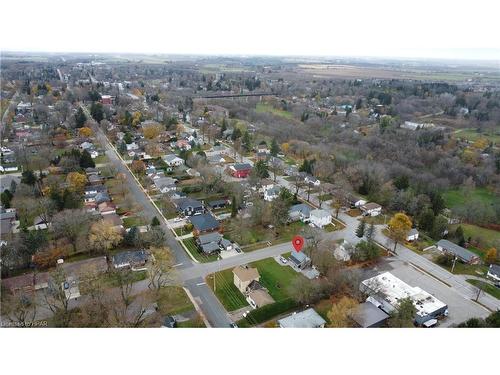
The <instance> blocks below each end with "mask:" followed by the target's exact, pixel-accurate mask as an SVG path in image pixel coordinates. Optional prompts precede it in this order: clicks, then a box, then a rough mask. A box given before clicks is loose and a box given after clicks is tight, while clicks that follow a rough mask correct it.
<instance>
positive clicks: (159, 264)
mask: <svg viewBox="0 0 500 375" xmlns="http://www.w3.org/2000/svg"><path fill="white" fill-rule="evenodd" d="M150 251H151V254H152V256H153V259H152V260H151V261H150V262H148V264H147V268H148V276H149V284H148V287H149V288H150V289H153V290H155V291H156V292H158V291H159V290H160V288H162V287H164V286H166V285H167V284H168V283H169V282H171V281H172V276H173V275H172V270H173V268H172V265H173V259H172V255H171V253H170V249H168V248H165V247H160V248H157V247H153V248H151V249H150Z"/></svg>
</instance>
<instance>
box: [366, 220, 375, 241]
mask: <svg viewBox="0 0 500 375" xmlns="http://www.w3.org/2000/svg"><path fill="white" fill-rule="evenodd" d="M374 235H375V224H373V223H371V224H370V225H369V226H368V228H367V229H366V239H367V240H368V242H371V241H372V240H373V236H374Z"/></svg>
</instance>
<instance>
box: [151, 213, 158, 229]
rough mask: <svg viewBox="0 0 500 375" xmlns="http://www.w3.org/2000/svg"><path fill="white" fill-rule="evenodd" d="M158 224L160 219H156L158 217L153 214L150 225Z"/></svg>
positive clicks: (155, 225)
mask: <svg viewBox="0 0 500 375" xmlns="http://www.w3.org/2000/svg"><path fill="white" fill-rule="evenodd" d="M159 225H160V220H158V218H157V217H156V216H155V217H154V218H153V219H152V220H151V226H152V227H157V226H159Z"/></svg>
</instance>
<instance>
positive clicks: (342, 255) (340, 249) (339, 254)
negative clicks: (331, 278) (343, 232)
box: [333, 240, 354, 262]
mask: <svg viewBox="0 0 500 375" xmlns="http://www.w3.org/2000/svg"><path fill="white" fill-rule="evenodd" d="M353 250H354V247H353V245H352V244H351V243H350V242H349V241H347V240H344V241H343V242H342V243H341V244H339V245H338V246H337V247H335V249H334V250H333V256H334V257H335V259H337V260H338V261H342V262H348V261H349V260H350V259H351V254H352V253H353Z"/></svg>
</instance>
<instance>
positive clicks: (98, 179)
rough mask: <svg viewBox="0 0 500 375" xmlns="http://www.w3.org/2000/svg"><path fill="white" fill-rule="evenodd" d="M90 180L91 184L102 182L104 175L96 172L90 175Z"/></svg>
mask: <svg viewBox="0 0 500 375" xmlns="http://www.w3.org/2000/svg"><path fill="white" fill-rule="evenodd" d="M88 180H89V183H90V184H91V185H98V184H102V177H101V176H98V175H96V174H91V175H89V177H88Z"/></svg>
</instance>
